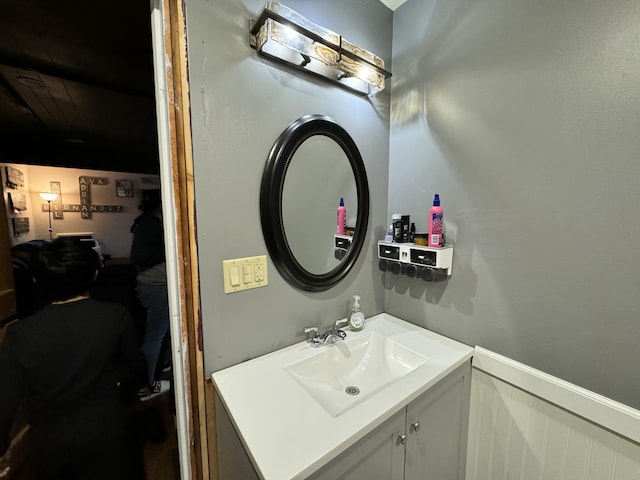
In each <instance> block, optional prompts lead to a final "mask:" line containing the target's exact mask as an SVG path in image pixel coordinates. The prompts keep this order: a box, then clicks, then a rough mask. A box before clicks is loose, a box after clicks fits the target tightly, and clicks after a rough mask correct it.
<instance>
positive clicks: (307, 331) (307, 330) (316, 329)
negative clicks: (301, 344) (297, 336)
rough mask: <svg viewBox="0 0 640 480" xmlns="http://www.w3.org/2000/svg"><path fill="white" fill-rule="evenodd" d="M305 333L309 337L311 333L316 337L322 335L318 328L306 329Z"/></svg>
mask: <svg viewBox="0 0 640 480" xmlns="http://www.w3.org/2000/svg"><path fill="white" fill-rule="evenodd" d="M303 331H304V334H305V335H307V336H309V334H310V333H312V334H313V336H314V337H315V336H317V335H320V329H319V328H318V327H304V330H303Z"/></svg>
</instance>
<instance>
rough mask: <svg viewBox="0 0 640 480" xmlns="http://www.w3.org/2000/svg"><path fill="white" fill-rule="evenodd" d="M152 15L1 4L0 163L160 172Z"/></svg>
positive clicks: (129, 1)
mask: <svg viewBox="0 0 640 480" xmlns="http://www.w3.org/2000/svg"><path fill="white" fill-rule="evenodd" d="M382 1H383V3H384V4H385V5H387V6H389V7H390V8H392V9H395V8H397V7H398V6H399V5H400V4H402V3H403V2H404V0H382ZM149 9H150V6H149V1H148V0H110V1H108V2H81V1H77V0H56V1H51V0H17V1H16V0H0V11H1V12H2V15H0V142H1V145H2V146H1V147H0V161H1V162H6V163H26V164H35V165H51V166H62V167H75V168H87V169H95V170H111V171H122V172H135V173H158V168H159V167H158V165H159V164H158V148H157V132H156V120H155V100H154V88H153V61H152V49H151V27H150V10H149Z"/></svg>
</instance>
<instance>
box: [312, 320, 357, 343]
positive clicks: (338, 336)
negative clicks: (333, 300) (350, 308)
mask: <svg viewBox="0 0 640 480" xmlns="http://www.w3.org/2000/svg"><path fill="white" fill-rule="evenodd" d="M346 324H347V319H342V320H336V321H335V323H334V324H333V327H331V328H329V329H328V330H326V331H325V332H323V333H320V329H319V328H318V327H305V329H304V333H305V334H306V335H307V337H308V338H307V340H308V342H309V344H310V345H311V346H312V347H314V348H318V347H321V346H323V345H333V344H334V343H336V342H339V341H340V340H344V339H345V338H347V332H345V331H344V330H341V329H340V327H343V326H345V325H346Z"/></svg>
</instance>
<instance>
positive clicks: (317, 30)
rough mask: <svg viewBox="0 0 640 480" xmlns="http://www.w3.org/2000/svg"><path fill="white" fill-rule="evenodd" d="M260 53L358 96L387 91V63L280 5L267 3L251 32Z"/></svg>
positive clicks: (388, 74)
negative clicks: (330, 81) (327, 80)
mask: <svg viewBox="0 0 640 480" xmlns="http://www.w3.org/2000/svg"><path fill="white" fill-rule="evenodd" d="M251 32H252V34H253V38H252V45H251V46H252V47H254V48H255V49H256V50H257V51H258V52H259V53H261V54H263V55H266V56H269V57H272V58H275V59H276V60H279V61H281V62H285V63H287V64H289V65H292V66H294V67H296V68H299V69H302V70H305V71H307V72H309V73H314V74H316V75H320V76H322V77H324V78H327V79H329V80H332V81H334V82H336V83H339V84H341V85H342V86H344V87H347V88H349V89H351V90H354V91H356V92H358V93H361V94H365V95H371V94H375V93H378V92H379V91H381V90H383V89H384V86H385V85H384V82H385V79H386V78H387V77H390V76H391V73H389V72H387V71H385V70H384V61H383V60H382V59H381V58H380V57H378V56H376V55H374V54H373V53H371V52H369V51H368V50H365V49H363V48H360V47H358V46H356V45H354V44H353V43H351V42H349V41H348V40H346V39H344V38H343V37H342V36H341V35H339V34H337V33H335V32H332V31H331V30H328V29H326V28H324V27H321V26H319V25H316V24H315V23H313V22H311V21H309V20H308V19H306V18H305V17H303V16H302V15H300V14H299V13H297V12H295V11H294V10H291V9H290V8H288V7H286V6H284V5H281V4H279V3H277V2H267V5H266V7H265V9H264V10H263V11H262V13H261V15H260V16H259V17H258V20H257V21H256V23H255V25H254V26H253V28H252V30H251Z"/></svg>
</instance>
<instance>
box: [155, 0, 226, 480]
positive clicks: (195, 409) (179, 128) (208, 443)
mask: <svg viewBox="0 0 640 480" xmlns="http://www.w3.org/2000/svg"><path fill="white" fill-rule="evenodd" d="M151 7H152V11H151V21H152V31H153V34H152V36H153V45H154V48H153V49H154V71H155V79H156V87H155V88H156V110H157V116H158V141H159V145H158V148H159V153H160V177H161V182H162V197H163V204H164V205H165V208H164V216H165V225H166V226H167V227H169V228H165V241H166V242H167V277H168V283H169V302H170V312H171V322H172V325H171V327H172V329H171V331H172V352H173V355H174V359H180V361H179V362H175V361H174V378H175V384H176V388H175V390H176V421H177V428H178V447H179V455H180V462H181V466H180V468H181V478H182V479H183V480H187V479H191V478H195V479H202V480H209V479H211V480H217V479H218V474H217V470H218V468H217V447H216V445H217V444H216V435H215V408H214V405H215V402H214V401H213V400H214V394H213V384H212V382H211V381H210V380H206V379H207V375H206V373H205V371H204V357H203V344H202V315H201V310H200V288H199V277H198V251H197V241H196V214H195V186H194V181H193V157H192V143H191V121H190V113H191V110H190V104H189V84H188V72H187V65H188V64H187V38H186V24H185V17H184V11H185V5H184V0H152V3H151ZM166 206H173V207H174V208H173V209H172V208H167V207H166ZM172 226H173V227H175V228H171V227H172ZM178 332H179V333H180V334H179V335H178V334H177V333H178ZM175 364H178V365H175Z"/></svg>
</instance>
